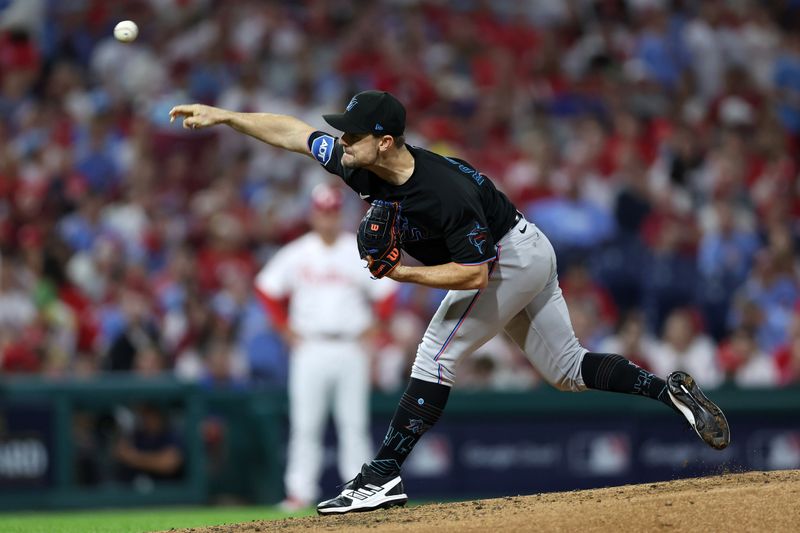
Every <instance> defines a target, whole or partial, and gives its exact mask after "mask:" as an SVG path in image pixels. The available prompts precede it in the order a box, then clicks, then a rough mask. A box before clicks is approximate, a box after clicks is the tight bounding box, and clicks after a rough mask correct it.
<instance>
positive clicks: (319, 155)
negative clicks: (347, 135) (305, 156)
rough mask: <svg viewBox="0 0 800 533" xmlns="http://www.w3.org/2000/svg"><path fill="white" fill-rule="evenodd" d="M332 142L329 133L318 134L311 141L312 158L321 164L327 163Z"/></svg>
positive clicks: (331, 153) (331, 151) (331, 149)
mask: <svg viewBox="0 0 800 533" xmlns="http://www.w3.org/2000/svg"><path fill="white" fill-rule="evenodd" d="M333 143H334V140H333V137H331V136H330V135H320V136H319V137H317V138H316V139H314V140H313V141H312V142H311V153H312V154H313V155H314V158H315V159H316V160H317V161H319V162H320V163H322V164H323V165H327V164H328V161H330V160H331V155H333Z"/></svg>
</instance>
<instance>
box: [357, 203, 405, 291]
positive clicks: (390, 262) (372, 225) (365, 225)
mask: <svg viewBox="0 0 800 533" xmlns="http://www.w3.org/2000/svg"><path fill="white" fill-rule="evenodd" d="M399 215H400V204H399V203H398V202H385V201H383V200H375V201H374V202H372V206H371V207H370V208H369V210H368V211H367V214H366V215H364V218H362V219H361V224H359V225H358V235H357V238H358V253H359V255H360V256H361V259H364V260H365V261H367V268H369V271H370V272H371V273H372V276H373V277H374V278H375V279H379V278H382V277H383V276H385V275H386V274H388V273H389V272H391V271H392V270H393V269H394V267H396V266H397V264H398V263H399V262H400V238H399V235H400V232H399V231H398V223H399V222H398V220H399Z"/></svg>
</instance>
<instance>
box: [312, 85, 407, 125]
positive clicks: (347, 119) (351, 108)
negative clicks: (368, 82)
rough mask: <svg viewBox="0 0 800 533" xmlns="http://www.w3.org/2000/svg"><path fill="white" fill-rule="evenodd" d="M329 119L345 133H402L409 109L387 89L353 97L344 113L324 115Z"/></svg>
mask: <svg viewBox="0 0 800 533" xmlns="http://www.w3.org/2000/svg"><path fill="white" fill-rule="evenodd" d="M322 118H324V119H325V122H327V123H328V124H330V125H331V126H333V127H334V128H336V129H337V130H339V131H343V132H344V133H374V134H376V135H402V134H403V132H404V131H405V129H406V108H405V107H403V104H401V103H400V101H399V100H398V99H397V98H395V97H394V96H392V95H391V94H389V93H387V92H385V91H364V92H360V93H358V94H357V95H355V96H354V97H353V98H351V99H350V103H349V104H347V108H346V109H345V110H344V113H332V114H328V115H322Z"/></svg>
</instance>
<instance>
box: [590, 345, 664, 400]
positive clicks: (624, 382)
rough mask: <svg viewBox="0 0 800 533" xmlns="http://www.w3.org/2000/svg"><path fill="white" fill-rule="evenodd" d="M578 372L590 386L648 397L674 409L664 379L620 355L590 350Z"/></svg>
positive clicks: (596, 388) (591, 387)
mask: <svg viewBox="0 0 800 533" xmlns="http://www.w3.org/2000/svg"><path fill="white" fill-rule="evenodd" d="M581 375H582V376H583V382H584V383H585V384H586V386H587V387H589V388H590V389H595V390H604V391H610V392H623V393H625V394H638V395H641V396H647V397H648V398H653V399H654V400H658V401H660V402H663V403H664V404H665V405H667V406H669V407H671V408H672V409H674V410H677V408H676V407H675V405H674V404H673V403H672V400H670V398H669V394H668V393H667V382H666V381H664V380H663V379H661V378H660V377H658V376H656V375H654V374H651V373H650V372H648V371H647V370H645V369H643V368H641V367H639V366H637V365H636V364H634V363H632V362H630V361H628V360H627V359H625V358H624V357H622V356H621V355H617V354H609V353H592V352H589V353H587V354H586V355H585V356H584V357H583V362H582V363H581Z"/></svg>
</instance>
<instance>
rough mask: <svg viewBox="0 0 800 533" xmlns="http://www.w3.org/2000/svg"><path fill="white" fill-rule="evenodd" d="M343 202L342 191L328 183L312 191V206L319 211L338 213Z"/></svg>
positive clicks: (321, 184)
mask: <svg viewBox="0 0 800 533" xmlns="http://www.w3.org/2000/svg"><path fill="white" fill-rule="evenodd" d="M342 202H343V195H342V191H341V190H340V189H339V188H337V187H334V186H332V185H328V184H327V183H320V184H319V185H317V186H316V187H314V188H313V189H312V190H311V206H312V207H313V208H314V209H316V210H318V211H338V210H340V209H341V208H342Z"/></svg>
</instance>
